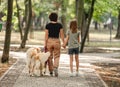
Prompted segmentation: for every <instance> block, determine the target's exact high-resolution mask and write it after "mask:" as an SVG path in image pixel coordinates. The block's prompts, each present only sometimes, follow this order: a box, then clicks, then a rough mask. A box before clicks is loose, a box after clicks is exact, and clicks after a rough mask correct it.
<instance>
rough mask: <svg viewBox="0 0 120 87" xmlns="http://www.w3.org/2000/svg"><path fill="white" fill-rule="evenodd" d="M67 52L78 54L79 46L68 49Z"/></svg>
mask: <svg viewBox="0 0 120 87" xmlns="http://www.w3.org/2000/svg"><path fill="white" fill-rule="evenodd" d="M68 54H69V55H73V54H79V47H77V48H70V49H68Z"/></svg>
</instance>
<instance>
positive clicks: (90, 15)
mask: <svg viewBox="0 0 120 87" xmlns="http://www.w3.org/2000/svg"><path fill="white" fill-rule="evenodd" d="M95 1H96V0H92V2H91V8H90V12H89V16H88V21H87V27H86V32H85V35H84V37H83V39H82V42H81V48H80V52H81V53H82V52H83V48H84V45H85V40H86V37H87V35H88V32H89V26H90V22H91V19H92V15H93V12H94V4H95Z"/></svg>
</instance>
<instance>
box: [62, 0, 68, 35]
mask: <svg viewBox="0 0 120 87" xmlns="http://www.w3.org/2000/svg"><path fill="white" fill-rule="evenodd" d="M66 3H67V2H66V0H62V16H61V22H62V24H63V29H64V35H65V34H66V31H67V24H66V14H65V13H66Z"/></svg>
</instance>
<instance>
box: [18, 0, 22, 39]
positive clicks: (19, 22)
mask: <svg viewBox="0 0 120 87" xmlns="http://www.w3.org/2000/svg"><path fill="white" fill-rule="evenodd" d="M16 7H17V18H18V28H19V31H20V36H21V40H22V38H23V32H22V26H21V21H20V20H21V19H20V12H19V11H20V7H19V5H18V0H16Z"/></svg>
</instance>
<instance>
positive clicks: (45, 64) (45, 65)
mask: <svg viewBox="0 0 120 87" xmlns="http://www.w3.org/2000/svg"><path fill="white" fill-rule="evenodd" d="M46 68H47V61H46V62H45V63H44V69H43V72H44V74H46Z"/></svg>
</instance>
